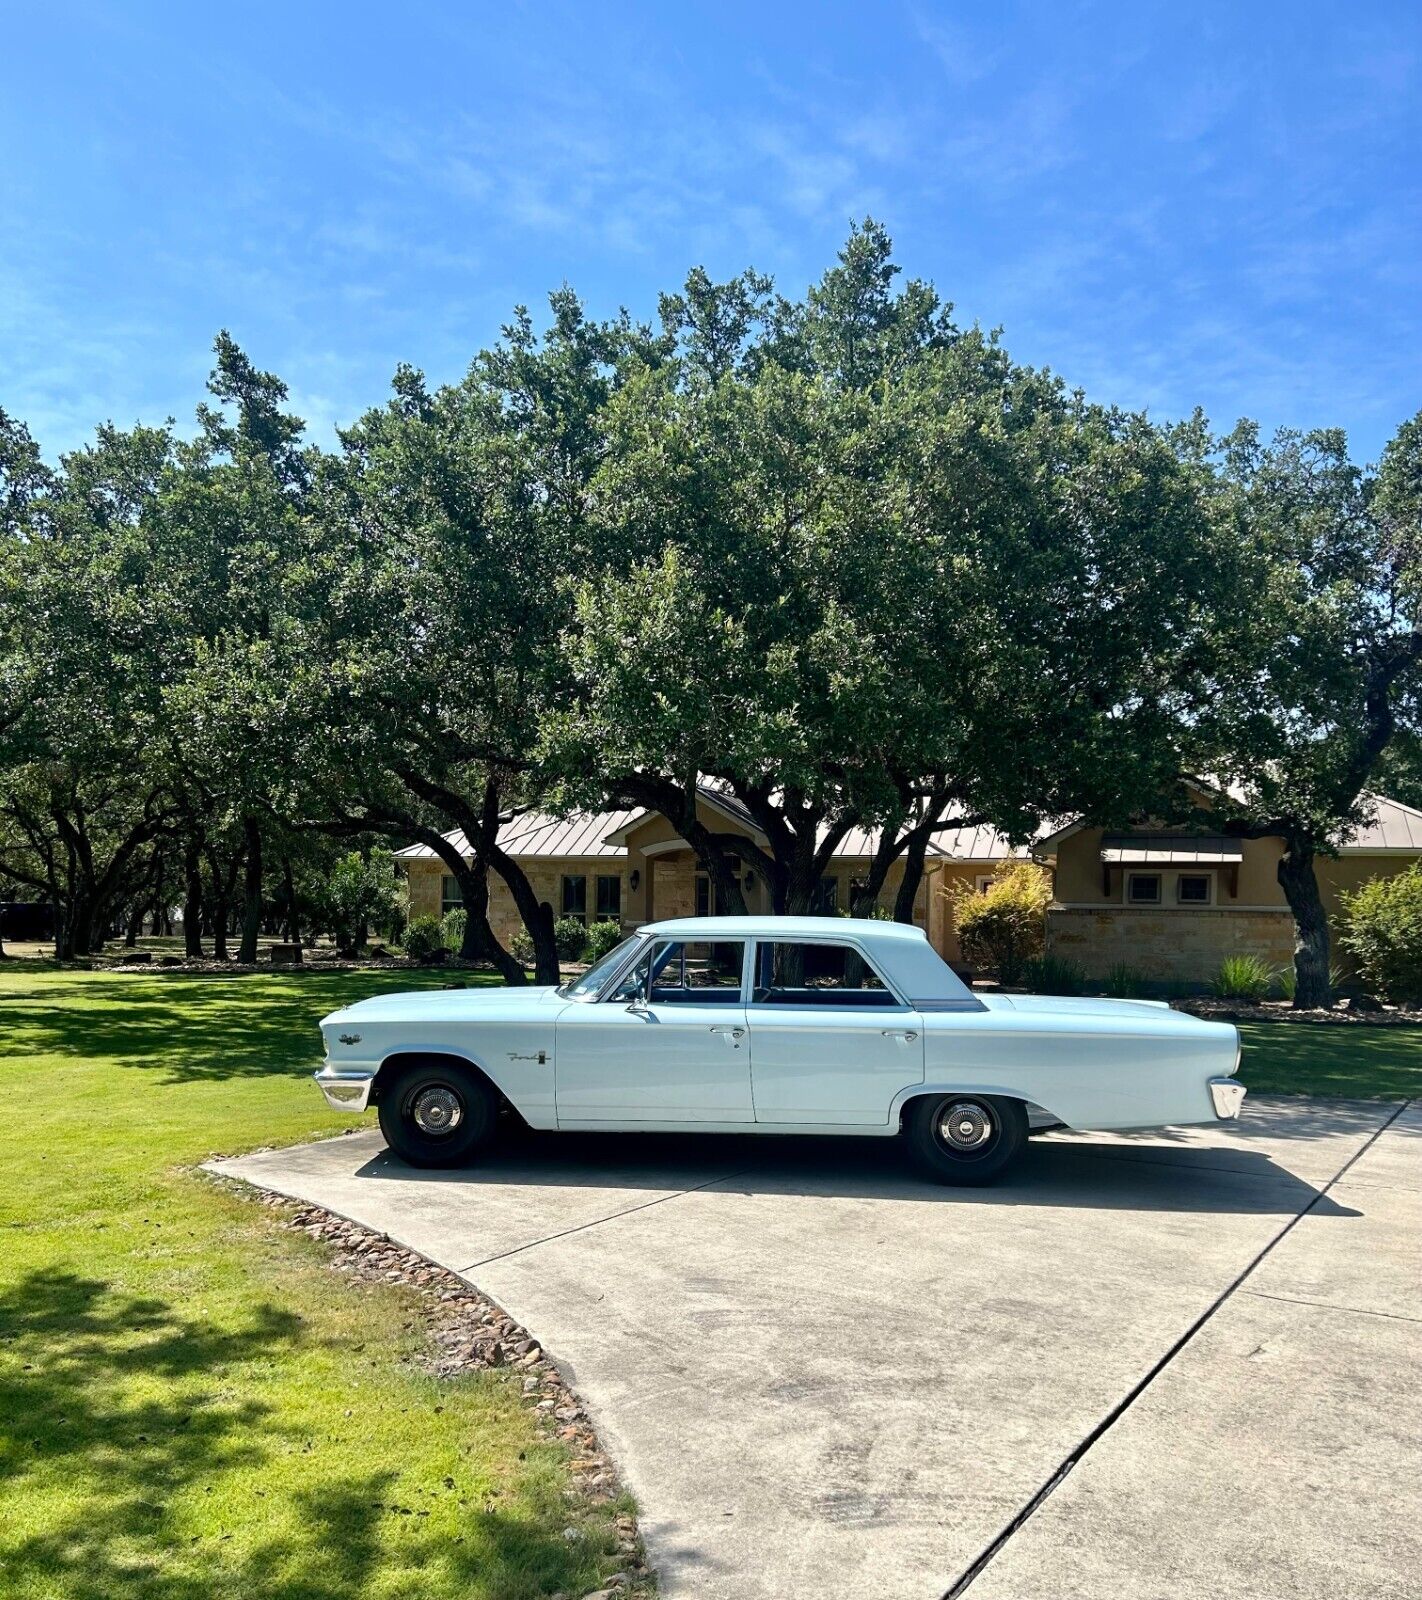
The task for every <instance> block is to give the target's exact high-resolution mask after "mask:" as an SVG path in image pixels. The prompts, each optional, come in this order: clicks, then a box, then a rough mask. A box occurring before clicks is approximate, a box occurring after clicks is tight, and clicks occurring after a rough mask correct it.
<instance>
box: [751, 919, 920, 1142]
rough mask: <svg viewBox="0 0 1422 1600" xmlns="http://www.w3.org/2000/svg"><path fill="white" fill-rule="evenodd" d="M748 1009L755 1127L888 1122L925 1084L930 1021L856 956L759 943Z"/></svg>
mask: <svg viewBox="0 0 1422 1600" xmlns="http://www.w3.org/2000/svg"><path fill="white" fill-rule="evenodd" d="M755 969H756V970H755V974H754V979H753V983H752V987H751V993H750V1004H749V1006H748V1007H747V1008H746V1020H747V1023H748V1025H749V1033H750V1046H751V1081H752V1085H753V1088H754V1093H755V1118H756V1121H757V1122H811V1123H821V1124H841V1125H844V1126H851V1125H854V1124H860V1125H867V1124H875V1125H878V1124H883V1123H885V1122H887V1121H888V1118H889V1107H890V1106H891V1104H892V1103H893V1100H894V1096H895V1095H896V1094H898V1092H899V1091H900V1090H901V1089H903V1088H905V1087H906V1086H908V1085H910V1084H914V1083H922V1082H923V1021H922V1019H921V1018H920V1017H919V1015H918V1013H917V1012H916V1011H914V1010H913V1009H912V1008H911V1007H909V1006H907V1005H905V1004H904V1003H903V1002H902V1001H901V1000H900V999H899V998H898V996H896V995H895V994H894V993H893V991H892V990H891V989H890V988H889V987H888V986H887V984H886V983H885V982H884V980H883V979H882V978H881V977H880V976H879V975H878V973H876V972H875V971H874V969H873V967H872V966H871V965H870V964H869V962H868V961H867V960H866V959H865V957H864V956H863V955H861V954H860V953H859V951H858V950H856V949H854V948H852V947H850V946H846V945H840V944H834V943H812V942H801V941H798V940H796V941H785V942H783V943H780V942H775V943H772V942H770V941H763V942H759V943H757V945H756V953H755Z"/></svg>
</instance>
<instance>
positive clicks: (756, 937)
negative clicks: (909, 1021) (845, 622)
mask: <svg viewBox="0 0 1422 1600" xmlns="http://www.w3.org/2000/svg"><path fill="white" fill-rule="evenodd" d="M746 943H747V944H754V946H755V951H754V953H753V957H752V960H751V962H750V965H749V968H748V970H747V972H746V986H745V989H744V995H745V1003H746V1005H748V1006H754V1005H764V1004H765V1002H764V1001H763V1000H757V999H756V997H755V972H756V966H757V964H758V961H759V956H760V947H761V945H763V944H769V945H777V944H828V945H834V946H835V947H836V948H838V949H841V950H852V951H853V952H854V953H855V955H857V956H858V957H859V958H860V960H861V961H863V963H864V964H865V966H866V967H868V968H869V970H870V971H871V972H872V973H873V974H874V976H875V977H876V978H877V979H878V980H879V982H880V983H882V984H883V985H884V988H885V990H886V991H887V992H888V993H889V994H891V995H893V997H894V1000H895V1001H896V1003H897V1006H898V1009H899V1010H901V1011H914V1010H916V1009H917V1007H915V1006H914V1004H913V1002H912V1001H910V1000H906V999H905V998H904V996H903V994H902V993H901V992H900V990H899V988H898V986H897V985H896V984H893V983H891V982H890V981H889V979H888V978H887V977H886V976H885V974H884V973H883V971H882V970H881V969H880V967H879V963H878V962H877V961H874V960H872V959H871V958H870V955H869V952H868V951H867V950H866V949H865V948H864V946H863V945H862V944H861V943H860V941H859V940H858V939H836V938H835V937H834V936H833V935H832V934H828V935H826V936H825V937H824V938H814V939H804V938H799V939H797V938H792V937H785V938H780V939H776V938H762V937H761V935H760V934H758V933H757V934H752V935H751V936H750V937H749V938H748V939H747V940H746ZM770 1009H772V1010H773V1009H776V1008H774V1007H771V1008H770ZM779 1009H781V1010H784V1009H786V1008H785V1007H780V1008H779ZM807 1009H808V1008H807ZM816 1009H822V1008H816ZM863 1009H864V1010H865V1011H888V1010H892V1009H893V1007H890V1006H865V1007H864V1008H863Z"/></svg>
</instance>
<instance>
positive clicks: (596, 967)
mask: <svg viewBox="0 0 1422 1600" xmlns="http://www.w3.org/2000/svg"><path fill="white" fill-rule="evenodd" d="M641 942H642V941H641V939H640V937H639V936H638V935H637V934H635V933H634V934H632V935H631V936H630V937H628V938H626V939H624V940H623V941H622V943H621V944H616V945H613V947H612V949H611V950H609V951H608V952H607V954H606V955H605V956H604V957H603V958H602V960H601V961H594V962H593V964H592V965H591V966H590V967H589V968H588V970H587V971H586V972H583V973H580V974H579V975H578V976H577V977H576V978H569V979H568V981H567V983H565V984H564V985H563V987H562V988H561V989H559V991H558V993H559V994H560V995H562V996H563V998H564V999H565V1000H591V999H592V998H593V996H594V995H596V994H597V992H598V990H599V989H601V988H602V986H603V984H605V983H606V982H607V980H608V978H609V977H610V976H611V975H612V974H613V972H615V971H616V970H617V968H618V967H620V966H621V965H622V961H623V958H624V957H625V956H626V954H627V952H628V951H629V950H630V949H631V948H632V946H633V945H634V944H639V943H641Z"/></svg>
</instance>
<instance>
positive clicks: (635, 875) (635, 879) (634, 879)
mask: <svg viewBox="0 0 1422 1600" xmlns="http://www.w3.org/2000/svg"><path fill="white" fill-rule="evenodd" d="M641 881H642V874H641V873H640V872H639V871H638V870H637V868H636V867H633V869H632V872H631V875H630V876H629V877H628V879H627V882H628V883H629V884H630V885H631V887H632V888H633V889H635V888H636V887H637V885H638V884H639V883H641Z"/></svg>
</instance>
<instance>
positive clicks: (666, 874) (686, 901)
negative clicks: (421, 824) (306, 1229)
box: [395, 788, 1422, 983]
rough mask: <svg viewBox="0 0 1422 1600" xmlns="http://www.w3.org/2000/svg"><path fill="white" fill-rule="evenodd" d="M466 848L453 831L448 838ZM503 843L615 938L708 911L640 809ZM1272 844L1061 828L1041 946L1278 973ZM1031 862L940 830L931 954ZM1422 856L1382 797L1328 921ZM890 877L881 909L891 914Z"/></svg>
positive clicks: (443, 902) (1280, 942) (1339, 865)
mask: <svg viewBox="0 0 1422 1600" xmlns="http://www.w3.org/2000/svg"><path fill="white" fill-rule="evenodd" d="M698 807H699V809H700V811H701V816H702V820H703V821H704V822H705V823H706V824H707V825H708V826H710V827H713V828H716V829H717V830H718V831H724V832H741V833H744V834H745V835H747V836H748V837H751V838H754V839H756V840H757V842H759V843H762V844H763V843H764V839H763V837H762V836H761V835H760V834H759V831H758V829H757V828H756V826H755V823H754V821H753V820H752V819H751V817H750V816H749V815H748V814H747V813H746V812H745V811H744V810H743V809H742V808H741V807H740V805H739V804H737V803H736V802H735V801H734V800H733V799H732V798H731V797H729V796H726V795H724V794H721V793H719V792H718V791H716V790H714V789H710V788H703V789H702V791H701V792H700V795H699V797H698ZM448 837H449V838H450V839H451V840H453V841H454V842H455V843H456V845H457V846H458V847H459V848H460V849H461V850H463V849H464V848H465V845H464V839H463V835H462V834H459V833H452V834H450V835H449V836H448ZM499 842H500V844H501V845H502V846H503V848H504V849H505V850H507V851H508V852H509V854H510V855H512V856H514V857H515V858H516V859H517V860H518V862H519V863H520V865H521V866H522V867H523V869H524V871H525V872H526V873H527V874H528V876H529V879H530V881H531V882H532V884H533V887H534V890H535V892H536V893H537V894H538V897H539V898H540V899H541V900H546V901H547V902H548V903H549V904H550V905H551V906H552V907H553V910H554V913H555V914H556V915H558V916H571V917H577V918H579V919H581V920H582V921H584V922H593V921H597V920H599V919H608V920H612V921H616V922H618V923H620V924H621V926H622V927H623V929H624V930H629V931H630V930H631V929H633V928H637V927H640V926H641V924H642V923H644V922H655V921H658V920H661V919H664V918H668V917H685V916H708V915H713V914H714V913H715V912H716V911H717V909H718V908H717V906H716V904H715V895H714V892H713V887H712V884H711V882H710V880H709V878H708V877H707V876H706V875H705V874H704V873H702V872H700V871H698V869H697V863H696V856H695V853H694V852H693V850H692V849H691V847H690V846H689V845H688V844H687V843H686V841H685V840H684V839H682V838H681V837H680V836H679V835H678V834H677V832H676V830H675V828H673V827H672V825H671V823H670V822H668V821H667V819H666V818H665V817H663V816H661V815H660V814H659V813H657V812H649V811H602V812H597V813H580V814H577V815H574V816H572V817H568V818H556V817H551V816H548V815H546V814H544V813H541V812H527V813H525V814H524V815H522V816H519V817H516V818H514V819H513V820H512V821H510V822H509V823H507V824H506V825H505V827H504V829H503V830H502V831H501V833H500V835H499ZM875 843H876V839H875V836H874V835H873V834H872V833H868V832H864V831H861V830H854V831H852V832H851V833H849V834H848V835H847V836H846V837H845V839H844V840H843V842H842V843H841V844H840V846H839V848H838V849H837V850H836V851H835V854H834V856H833V858H832V859H831V862H830V867H829V870H828V872H827V873H826V874H825V876H824V878H823V879H822V880H821V884H820V900H819V907H818V909H819V911H820V912H821V913H822V914H826V915H833V914H834V913H836V912H839V911H844V910H847V909H848V907H849V904H850V900H851V895H852V892H853V886H854V884H855V882H856V881H857V880H859V879H860V878H861V877H862V876H863V875H864V874H866V873H867V872H868V869H869V863H870V860H871V859H872V857H873V853H874V847H875ZM1282 848H1283V845H1282V841H1281V840H1279V839H1243V840H1242V839H1231V838H1228V837H1226V836H1225V835H1223V834H1182V833H1178V832H1176V833H1172V832H1169V831H1167V830H1165V829H1164V828H1162V827H1158V826H1156V827H1152V826H1151V825H1149V824H1143V825H1142V826H1141V827H1139V828H1135V829H1131V830H1127V831H1125V832H1115V831H1110V830H1103V829H1100V828H1089V827H1085V826H1083V825H1082V824H1080V823H1069V824H1067V825H1066V826H1064V827H1061V828H1058V829H1057V830H1056V831H1055V832H1052V833H1049V834H1045V835H1043V836H1042V837H1040V838H1038V839H1037V840H1036V841H1035V842H1034V843H1033V845H1032V847H1031V850H1030V854H1031V856H1032V857H1033V858H1035V859H1036V860H1038V861H1040V862H1042V863H1043V864H1044V865H1045V866H1047V867H1048V868H1049V869H1050V870H1051V871H1052V872H1053V874H1054V884H1055V895H1054V899H1053V903H1052V906H1051V909H1050V910H1049V911H1048V913H1047V948H1048V950H1049V951H1051V952H1053V953H1055V954H1059V955H1062V956H1066V957H1069V958H1070V959H1071V960H1073V961H1075V962H1076V963H1077V964H1078V965H1079V966H1080V967H1082V968H1083V969H1084V970H1085V972H1086V974H1087V975H1088V977H1101V976H1104V975H1105V973H1107V972H1108V971H1109V970H1110V969H1111V968H1112V967H1113V966H1115V965H1117V964H1121V963H1124V964H1127V965H1130V966H1132V967H1135V968H1137V969H1139V970H1140V971H1141V972H1143V973H1145V974H1146V975H1147V976H1148V977H1150V978H1153V979H1159V980H1166V979H1174V980H1179V981H1183V982H1196V983H1198V982H1204V981H1206V980H1207V979H1209V978H1210V977H1211V976H1213V974H1214V973H1215V972H1216V971H1217V970H1218V968H1219V964H1220V962H1221V960H1222V959H1223V958H1224V957H1225V956H1226V955H1230V954H1233V953H1236V952H1240V953H1243V952H1253V953H1255V954H1258V955H1262V956H1263V957H1264V958H1265V959H1266V960H1268V961H1269V962H1271V963H1272V964H1275V965H1279V966H1282V965H1284V964H1286V963H1287V962H1288V961H1289V960H1290V959H1291V958H1292V951H1293V919H1292V917H1291V915H1290V913H1289V908H1288V905H1287V904H1286V902H1285V900H1284V896H1283V891H1282V890H1281V889H1280V888H1279V884H1278V880H1277V878H1276V877H1275V866H1276V864H1277V862H1278V859H1279V856H1280V854H1281V852H1282ZM1028 854H1029V852H1028V851H1027V850H1024V849H1020V848H1013V847H1011V846H1009V845H1008V843H1007V842H1006V840H1004V839H1003V838H1002V837H1001V836H1000V835H999V834H997V833H995V832H994V831H993V830H992V829H990V828H961V829H948V830H945V831H944V832H943V833H941V834H939V835H938V837H937V839H936V840H935V842H934V843H933V845H932V846H931V847H930V849H929V853H928V858H927V861H926V863H925V871H924V880H923V884H922V886H921V887H920V889H919V892H918V896H917V900H916V902H915V906H914V920H915V922H917V923H918V925H919V926H920V927H922V928H923V929H924V931H925V932H926V933H927V935H928V938H929V940H930V941H931V942H932V944H933V946H934V948H935V949H937V950H938V951H939V953H940V954H941V955H943V956H944V958H945V959H946V960H948V961H951V962H954V963H956V964H959V965H961V951H960V949H959V946H958V938H957V932H956V929H955V928H954V925H953V911H952V900H953V895H952V892H951V891H952V890H953V889H954V887H955V886H956V885H958V884H962V883H971V884H972V885H973V886H974V887H975V888H977V889H982V888H984V887H986V885H987V884H988V883H990V882H991V880H992V878H993V876H994V874H995V873H996V872H997V871H998V870H1000V869H1001V867H1002V866H1003V865H1004V864H1005V863H1006V862H1007V861H1009V860H1013V859H1022V858H1023V857H1025V856H1027V855H1028ZM1419 858H1422V812H1419V811H1415V810H1413V809H1412V808H1411V807H1410V806H1404V805H1402V804H1400V803H1399V802H1397V801H1393V800H1379V801H1378V802H1377V815H1376V817H1375V819H1374V821H1373V822H1372V824H1371V825H1370V826H1369V827H1368V828H1366V829H1364V830H1363V831H1362V832H1361V833H1360V834H1359V835H1358V837H1357V838H1356V839H1355V840H1354V841H1353V842H1352V843H1350V844H1348V845H1345V846H1344V847H1343V850H1342V852H1341V854H1340V856H1339V858H1338V859H1337V860H1321V861H1320V862H1319V863H1318V875H1319V883H1320V888H1321V890H1322V893H1323V899H1324V904H1325V906H1326V907H1327V908H1328V911H1329V914H1330V917H1331V918H1333V919H1334V920H1335V926H1336V914H1337V912H1338V909H1339V893H1340V891H1341V890H1344V889H1352V888H1356V887H1357V886H1358V885H1359V884H1360V883H1362V882H1363V881H1364V880H1365V879H1367V878H1372V877H1378V876H1386V875H1390V874H1392V873H1395V872H1400V871H1404V870H1406V868H1407V867H1408V866H1409V865H1410V864H1411V863H1412V862H1413V861H1416V860H1418V859H1419ZM395 859H396V862H397V863H398V864H399V865H400V867H401V868H402V869H403V870H404V871H405V873H406V875H407V878H408V881H409V890H410V912H411V915H412V916H422V915H428V916H439V915H440V914H441V913H442V912H444V911H447V910H449V909H450V908H451V907H452V906H457V905H458V904H459V888H458V885H457V883H456V882H455V880H454V878H453V876H452V875H451V874H450V873H449V872H447V871H446V870H445V867H444V864H443V863H442V862H441V861H440V859H439V857H438V856H437V855H436V854H435V853H434V851H433V850H431V849H430V848H429V847H428V846H427V845H411V846H409V847H408V848H407V849H404V850H399V851H397V852H396V855H395ZM900 875H901V869H900V868H899V867H897V866H896V867H895V868H894V870H893V872H892V873H891V874H890V878H889V883H888V886H887V888H886V890H885V894H884V896H883V899H884V901H885V902H886V903H891V902H892V898H893V895H894V892H895V890H896V888H897V885H898V880H899V877H900ZM489 889H490V895H489V898H490V905H489V920H490V922H491V923H492V925H493V928H494V931H495V933H496V934H497V935H498V936H499V938H500V940H502V941H503V942H504V943H505V944H507V943H508V942H509V940H511V939H512V938H513V937H514V935H515V934H517V933H518V932H520V931H521V929H522V926H523V924H522V922H521V921H520V919H519V915H518V911H517V909H516V908H515V906H514V903H513V899H512V897H511V896H510V895H509V893H508V890H507V889H506V888H505V886H504V884H503V883H502V882H501V881H500V880H499V879H498V878H497V877H496V876H491V878H490V885H489ZM741 890H742V893H743V895H744V897H745V901H746V906H747V909H748V910H750V911H752V912H764V911H768V910H769V909H770V896H769V891H768V887H767V885H766V884H765V882H764V881H763V879H762V877H761V875H760V874H759V873H757V872H756V871H755V870H754V869H753V868H752V869H748V870H745V871H744V872H743V873H742V875H741Z"/></svg>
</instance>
